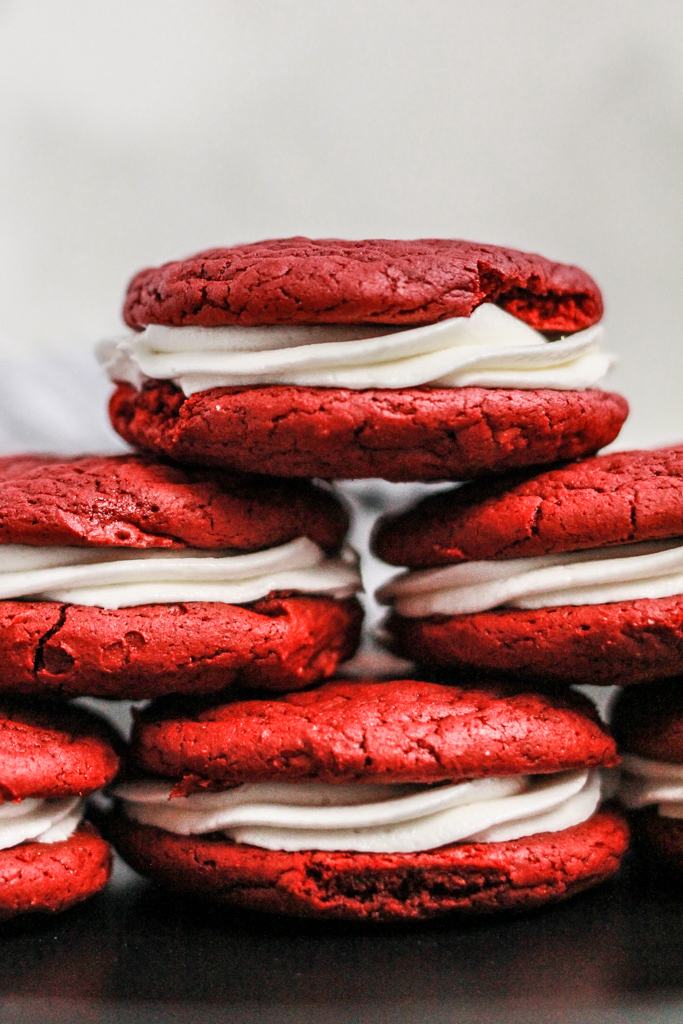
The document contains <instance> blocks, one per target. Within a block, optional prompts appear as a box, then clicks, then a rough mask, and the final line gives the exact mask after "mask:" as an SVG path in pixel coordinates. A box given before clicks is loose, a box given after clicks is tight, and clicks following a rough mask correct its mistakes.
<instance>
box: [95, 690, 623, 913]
mask: <svg viewBox="0 0 683 1024" xmlns="http://www.w3.org/2000/svg"><path fill="white" fill-rule="evenodd" d="M131 753H132V761H133V765H134V767H135V772H136V773H138V777H137V779H136V781H132V782H127V783H125V784H123V785H120V786H119V787H117V789H116V790H115V794H116V795H118V796H119V797H120V798H121V804H120V806H119V808H118V810H117V811H116V812H115V814H114V817H113V820H112V823H111V825H110V827H109V833H108V834H109V835H110V838H111V839H112V841H113V842H114V844H115V845H116V847H117V849H118V850H119V852H120V853H121V855H122V856H123V857H124V858H125V859H126V860H127V862H128V863H129V864H130V865H131V866H132V867H133V868H135V869H136V870H137V871H139V872H141V873H142V874H143V875H146V876H148V877H150V878H152V879H154V880H155V881H157V882H160V883H162V884H164V885H166V886H168V887H170V888H171V889H174V890H177V891H179V892H184V893H189V894H193V895H196V896H199V897H203V898H207V899H209V900H213V901H215V902H217V903H219V904H224V905H228V906H233V907H239V908H245V909H250V910H260V911H267V912H273V913H281V914H292V915H296V916H300V917H312V918H321V919H344V920H364V921H388V920H415V919H422V918H428V917H433V916H439V915H443V914H448V913H460V914H465V915H469V914H478V913H493V912H497V911H501V910H523V909H526V908H530V907H535V906H538V905H540V904H544V903H548V902H554V901H556V900H560V899H564V898H565V897H568V896H570V895H572V894H573V893H575V892H579V891H581V890H583V889H585V888H587V887H589V886H592V885H594V884H597V883H598V882H601V881H603V880H605V879H607V878H609V877H610V876H611V875H613V874H614V872H615V871H616V870H617V869H618V867H619V864H620V861H621V858H622V856H623V853H624V851H625V849H626V846H627V843H628V829H627V827H626V824H625V819H624V818H623V816H622V815H621V814H620V813H619V812H618V811H617V810H615V809H613V808H610V807H609V806H605V807H602V806H600V795H599V786H600V783H599V776H600V773H599V771H598V770H597V769H599V768H600V767H603V766H604V767H609V766H612V765H614V764H616V763H617V760H618V759H617V756H616V748H615V745H614V741H613V740H612V738H611V736H610V735H609V733H608V732H607V731H606V729H605V728H604V726H603V725H602V724H601V723H600V721H599V719H598V717H597V714H596V713H595V710H594V708H593V706H592V705H591V703H590V701H588V700H587V699H586V698H584V697H583V696H582V695H580V694H577V693H575V692H572V691H567V692H564V693H556V694H552V695H551V694H541V693H537V692H533V691H525V690H523V689H520V688H517V689H515V688H514V687H510V686H506V685H497V684H493V683H490V684H487V685H485V686H476V687H472V688H470V689H465V688H462V687H459V686H444V685H439V684H435V683H424V682H417V681H414V680H401V681H390V682H372V681H362V682H356V683H348V682H328V683H325V684H323V685H322V686H320V687H319V688H317V689H313V690H309V691H305V692H299V693H292V694H288V695H285V696H283V695H278V696H272V697H269V698H264V699H260V700H249V699H241V698H240V699H238V700H235V701H233V702H231V703H224V704H221V705H218V706H213V707H212V706H210V705H209V703H208V700H206V699H205V700H203V701H201V702H196V701H192V700H191V699H189V700H188V699H174V698H162V699H161V700H159V701H155V702H153V703H152V704H151V705H150V706H149V707H148V708H147V709H145V710H144V711H142V712H140V713H138V714H137V715H136V721H135V726H134V731H133V737H132V750H131ZM596 787H597V788H596ZM539 800H540V803H539ZM425 802H426V803H425ZM463 804H467V806H463ZM532 804H533V807H532ZM539 808H540V809H539ZM492 822H497V825H495V826H494V827H491V824H492ZM482 826H484V827H483V828H482ZM501 829H502V830H503V831H501ZM449 836H451V837H453V836H455V837H457V838H455V839H453V838H451V839H450V840H449Z"/></svg>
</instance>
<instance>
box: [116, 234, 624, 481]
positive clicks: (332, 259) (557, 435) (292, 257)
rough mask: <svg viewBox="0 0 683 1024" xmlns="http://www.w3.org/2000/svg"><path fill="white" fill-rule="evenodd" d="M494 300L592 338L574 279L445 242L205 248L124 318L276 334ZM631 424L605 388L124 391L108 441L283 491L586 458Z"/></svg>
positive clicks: (156, 280)
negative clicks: (256, 475) (305, 482)
mask: <svg viewBox="0 0 683 1024" xmlns="http://www.w3.org/2000/svg"><path fill="white" fill-rule="evenodd" d="M486 302H492V303H495V304H496V305H498V306H500V307H501V308H502V309H504V310H506V311H507V312H508V313H510V314H512V315H513V316H516V317H517V318H518V319H520V320H523V321H525V322H526V323H527V324H529V325H530V326H531V327H533V328H535V329H538V330H540V331H545V332H547V333H549V334H550V335H552V336H558V335H562V334H570V333H572V332H577V331H581V330H584V329H586V328H588V327H590V326H592V325H593V324H596V323H597V322H598V321H599V320H600V318H601V316H602V311H603V306H602V298H601V295H600V290H599V288H598V286H597V285H596V283H595V282H594V281H593V280H592V278H590V277H589V276H588V274H586V273H585V272H584V271H582V270H580V269H579V268H578V267H574V266H568V265H565V264H561V263H553V262H551V261H550V260H547V259H545V258H544V257H542V256H537V255H535V254H531V253H523V252H519V251H517V250H514V249H506V248H502V247H500V246H495V245H480V244H477V243H473V242H465V241H460V240H452V239H418V240H414V241H395V240H390V239H369V240H363V241H344V240H341V239H320V240H312V239H308V238H285V239H274V240H269V241H264V242H257V243H254V244H251V245H242V246H235V247H232V248H225V249H210V250H207V251H206V252H202V253H198V254H197V255H195V256H191V257H189V258H188V259H185V260H176V261H173V262H171V263H167V264H164V266H162V267H156V268H149V269H147V270H143V271H141V272H140V273H139V274H136V275H135V277H134V278H133V280H132V281H131V283H130V285H129V287H128V292H127V296H126V301H125V306H124V318H125V320H126V323H127V324H128V325H129V326H130V327H132V328H133V329H134V330H143V329H144V328H145V327H146V326H148V325H151V324H161V325H166V326H171V327H181V326H189V325H195V326H197V325H198V326H203V327H220V326H226V325H228V326H229V325H240V326H247V327H249V326H259V325H273V324H316V323H328V324H335V323H336V324H353V323H357V324H368V323H378V324H387V325H404V324H405V325H413V326H415V325H418V326H419V325H421V324H430V323H434V322H437V321H439V320H443V319H447V318H449V317H469V316H470V315H471V314H472V312H473V311H474V310H475V309H476V308H477V307H478V306H480V305H482V304H483V303H486ZM627 415H628V405H627V403H626V402H625V400H624V399H623V398H622V397H621V396H620V395H615V394H610V393H606V392H602V391H596V390H585V391H575V392H571V391H564V392H563V391H551V390H536V391H521V390H513V389H483V388H469V387H468V388H433V389H430V388H427V387H420V388H405V389H396V390H393V389H369V390H365V391H353V390H349V389H345V388H317V387H315V388H313V387H295V386H289V385H276V386H263V387H248V388H244V387H242V388H213V389H209V390H207V391H203V392H198V393H196V394H194V395H192V396H191V397H189V398H186V397H185V396H184V395H183V393H182V391H180V390H179V389H178V388H177V387H175V385H173V384H172V383H170V382H169V381H149V382H147V384H145V385H144V386H143V387H142V388H141V390H136V389H135V388H133V387H132V386H130V385H127V384H120V385H119V386H118V387H117V389H116V391H115V393H114V396H113V398H112V401H111V404H110V417H111V421H112V424H113V425H114V428H115V429H116V430H117V431H118V432H119V434H121V436H122V437H124V438H125V439H126V440H127V441H129V442H130V443H131V444H133V445H136V446H137V447H139V448H141V449H144V450H147V451H151V452H154V453H156V454H159V455H162V456H166V457H169V458H173V459H177V460H179V461H183V462H188V463H195V464H198V465H209V466H210V465H214V466H224V467H226V468H228V469H230V470H236V471H238V472H247V473H249V472H263V473H268V474H273V475H282V476H289V477H311V476H318V477H329V478H339V479H364V478H368V477H382V478H384V479H386V480H394V481H404V480H405V481H409V480H424V481H428V480H443V479H454V480H467V479H470V478H473V477H476V476H480V475H482V474H488V473H499V472H502V471H506V470H513V469H518V468H521V467H525V466H530V465H542V464H549V463H552V462H556V461H558V460H562V459H577V458H581V457H583V456H585V455H591V454H593V453H594V452H595V451H597V450H598V449H599V448H601V447H603V446H604V445H606V444H609V443H610V442H611V441H613V440H614V439H615V437H616V436H617V434H618V433H619V430H620V428H621V426H622V424H623V422H624V420H625V419H626V416H627Z"/></svg>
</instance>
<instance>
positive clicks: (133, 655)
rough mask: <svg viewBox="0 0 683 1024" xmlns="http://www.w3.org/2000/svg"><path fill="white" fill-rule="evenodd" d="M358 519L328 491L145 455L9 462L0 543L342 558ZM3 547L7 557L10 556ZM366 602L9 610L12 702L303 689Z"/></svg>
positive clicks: (357, 625) (0, 466)
mask: <svg viewBox="0 0 683 1024" xmlns="http://www.w3.org/2000/svg"><path fill="white" fill-rule="evenodd" d="M348 526H349V516H348V512H347V510H346V508H345V507H344V505H343V504H342V502H341V501H340V500H339V499H338V498H337V497H336V496H335V495H334V494H333V493H332V491H331V490H329V489H327V488H326V487H325V486H324V485H316V484H314V483H312V482H311V481H309V480H306V481H298V480H297V481H293V480H279V479H271V478H267V477H255V476H251V477H243V476H235V475H234V474H228V473H226V472H221V471H218V470H211V469H192V468H188V467H181V466H176V465H170V464H168V463H163V462H158V461H156V460H154V459H151V458H149V457H147V456H142V455H121V456H96V455H90V456H83V457H81V458H74V459H65V458H62V457H58V456H42V455H26V456H15V457H7V458H4V459H0V544H2V543H5V544H28V545H35V546H37V547H41V546H59V545H76V546H80V547H106V548H122V549H123V548H128V549H130V548H136V549H150V548H152V549H159V548H161V549H178V548H186V547H192V548H198V549H204V550H214V549H215V550H216V551H217V552H221V553H222V552H224V551H225V550H230V551H234V552H253V551H259V550H262V549H264V548H272V547H277V546H279V545H282V544H286V543H287V542H289V541H292V540H294V539H296V538H298V537H302V536H306V537H308V538H310V539H311V540H312V541H314V542H315V543H317V544H318V545H319V546H320V547H321V548H323V549H325V550H326V551H328V552H330V553H335V552H337V551H338V550H339V549H340V548H341V546H342V544H343V541H344V538H345V536H346V532H347V529H348ZM1 551H2V548H1V547H0V552H1ZM361 623H362V609H361V606H360V604H359V602H358V601H357V600H356V599H355V598H348V599H346V600H335V599H333V598H331V597H324V596H310V595H294V596H292V595H289V594H287V593H283V594H281V595H280V594H270V595H268V596H266V597H264V598H263V599H262V600H259V601H255V602H251V603H250V604H247V605H243V606H242V605H240V606H238V605H230V604H223V603H220V602H197V601H195V602H191V601H190V602H186V603H176V604H151V605H141V606H137V607H132V608H121V609H105V608H99V607H94V606H85V605H76V604H69V603H67V602H63V603H62V602H56V601H32V600H30V599H28V600H4V601H0V658H1V659H2V662H3V671H2V673H1V674H0V693H3V692H17V693H24V694H33V695H37V696H55V697H78V696H93V697H109V698H113V699H125V700H144V699H148V698H151V697H156V696H159V695H161V694H165V693H209V692H216V691H218V690H222V689H225V688H226V687H229V686H231V685H233V684H235V683H237V684H239V685H242V686H251V687H257V688H259V687H264V688H266V689H268V688H274V689H280V690H291V689H295V688H297V687H303V686H307V685H309V684H310V683H312V682H316V681H317V680H319V679H322V678H327V677H328V676H331V675H332V674H333V673H334V671H335V670H336V668H337V666H338V665H339V664H340V662H341V661H344V660H346V659H347V658H349V657H351V655H352V654H353V653H354V652H355V650H356V648H357V646H358V643H359V641H360V629H361Z"/></svg>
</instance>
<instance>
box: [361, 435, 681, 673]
mask: <svg viewBox="0 0 683 1024" xmlns="http://www.w3.org/2000/svg"><path fill="white" fill-rule="evenodd" d="M373 550H374V551H375V553H376V554H377V556H378V557H379V558H382V559H384V561H386V562H389V563H390V564H392V565H402V566H407V567H408V568H409V570H410V572H409V573H407V574H404V575H403V576H402V577H399V578H397V579H396V580H393V581H390V582H389V584H388V585H386V586H385V587H384V588H382V589H381V590H380V592H379V596H380V599H381V600H383V601H384V602H385V603H387V604H390V605H391V606H392V612H391V615H390V617H389V619H388V622H387V623H386V630H387V633H388V638H389V643H390V645H391V647H392V649H394V650H395V651H396V652H397V653H399V654H401V655H402V656H404V657H408V658H411V659H413V660H416V661H418V662H421V663H424V664H430V665H437V666H441V667H445V666H448V667H451V668H452V667H467V668H468V669H478V670H482V671H484V672H489V671H492V672H505V673H509V674H512V675H514V676H516V677H519V678H523V679H526V680H535V681H539V682H540V681H549V682H554V683H588V684H596V685H605V686H608V685H612V684H616V685H619V686H625V685H628V684H631V683H650V682H656V681H657V680H660V679H665V678H669V677H673V676H677V675H679V673H680V671H681V664H682V663H683V447H682V446H675V447H671V448H662V449H658V450H653V451H632V452H617V453H614V454H609V455H600V456H596V457H595V458H592V459H586V460H584V461H582V462H576V463H572V464H570V465H567V466H564V467H560V468H557V469H552V470H548V471H546V472H542V473H536V474H534V475H531V474H528V473H527V474H526V475H524V476H521V475H520V476H517V477H515V476H508V477H501V478H499V479H498V480H495V481H489V482H486V483H484V482H481V483H476V484H466V485H464V486H463V487H461V488H458V489H456V490H452V491H443V492H441V493H439V494H436V495H431V496H429V497H427V498H425V499H424V500H422V501H420V502H418V503H417V504H415V505H414V506H413V507H412V508H410V509H409V510H408V511H406V512H403V513H400V514H399V515H396V516H387V517H385V518H384V519H382V520H380V521H379V523H378V524H377V526H376V529H375V533H374V539H373Z"/></svg>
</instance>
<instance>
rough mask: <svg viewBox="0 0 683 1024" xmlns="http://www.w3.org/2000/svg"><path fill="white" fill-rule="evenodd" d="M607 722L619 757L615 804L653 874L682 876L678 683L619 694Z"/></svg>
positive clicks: (682, 704) (682, 726) (682, 688)
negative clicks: (626, 814) (664, 871)
mask: <svg viewBox="0 0 683 1024" xmlns="http://www.w3.org/2000/svg"><path fill="white" fill-rule="evenodd" d="M611 717H612V722H613V727H614V731H615V734H616V738H617V740H618V742H619V746H620V749H621V751H622V754H623V758H622V781H621V787H620V791H619V798H620V800H621V802H622V804H624V806H625V807H627V808H628V809H629V810H630V811H632V812H633V814H632V816H631V817H632V822H633V834H634V838H635V839H636V840H637V843H638V847H639V849H640V851H641V852H642V853H643V855H644V856H645V857H646V858H647V860H648V861H650V862H651V863H652V864H653V865H654V866H655V867H656V868H659V869H661V868H668V869H673V870H674V871H676V872H677V873H679V874H680V873H681V872H683V679H680V678H679V679H672V680H669V681H667V682H663V683H655V684H653V685H652V686H648V687H642V688H641V687H636V688H635V689H628V690H622V691H621V692H620V693H619V694H618V696H617V699H616V701H615V703H614V705H613V708H612V716H611Z"/></svg>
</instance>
